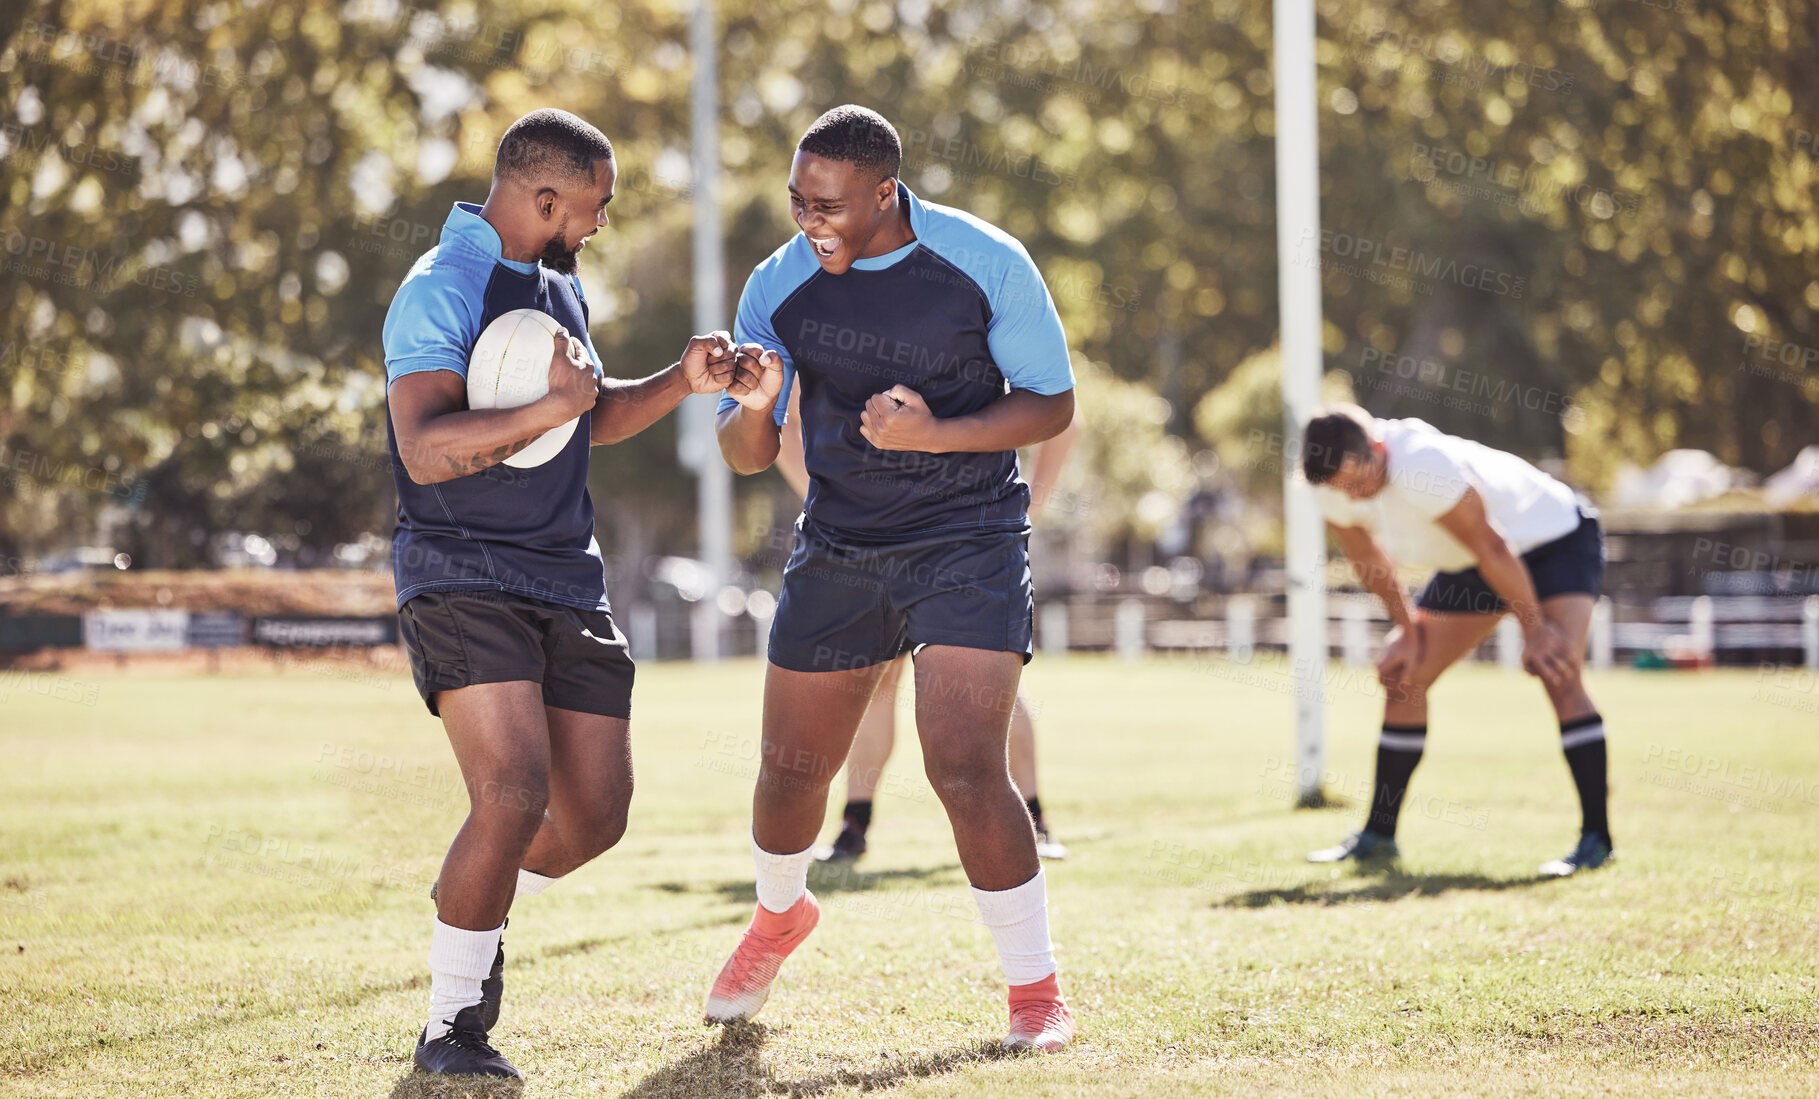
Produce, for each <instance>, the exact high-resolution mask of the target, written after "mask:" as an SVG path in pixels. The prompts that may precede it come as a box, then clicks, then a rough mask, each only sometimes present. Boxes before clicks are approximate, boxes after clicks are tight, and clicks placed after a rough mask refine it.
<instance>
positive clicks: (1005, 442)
mask: <svg viewBox="0 0 1819 1099" xmlns="http://www.w3.org/2000/svg"><path fill="white" fill-rule="evenodd" d="M1073 418H1074V391H1073V390H1072V389H1069V390H1065V391H1063V392H1061V393H1055V394H1045V393H1037V392H1036V391H1035V390H1032V389H1013V390H1011V391H1010V392H1009V393H1007V394H1005V395H1004V396H1002V397H999V398H998V399H997V400H995V401H993V402H992V403H991V404H988V405H986V406H985V407H984V408H982V409H980V410H979V411H977V412H975V413H973V414H971V415H969V416H949V417H947V418H946V419H942V418H940V417H938V416H936V415H934V414H933V413H931V412H930V411H929V408H928V403H927V402H925V401H924V400H923V399H922V396H921V394H919V393H917V392H916V391H915V390H913V389H910V388H909V387H907V386H902V385H894V386H892V387H890V388H889V389H887V390H885V391H884V392H883V393H879V394H875V395H874V396H873V397H872V399H871V400H870V401H868V402H867V403H866V406H865V410H864V411H863V412H862V413H861V414H860V418H859V423H860V427H859V433H860V434H861V435H863V436H864V437H865V440H866V441H867V442H869V443H871V444H872V445H873V446H875V447H877V448H878V449H879V450H919V451H923V452H925V453H929V454H989V453H991V452H992V451H997V450H1016V449H1017V448H1018V447H1025V446H1030V445H1031V444H1034V443H1040V442H1042V441H1043V440H1045V439H1052V438H1054V437H1055V436H1056V435H1059V434H1060V433H1061V431H1062V429H1064V428H1065V427H1067V425H1068V424H1069V423H1070V422H1071V421H1072V420H1073Z"/></svg>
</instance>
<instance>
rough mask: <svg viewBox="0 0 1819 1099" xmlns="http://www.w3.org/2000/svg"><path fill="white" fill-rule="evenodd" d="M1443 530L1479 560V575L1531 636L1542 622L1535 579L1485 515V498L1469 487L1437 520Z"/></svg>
mask: <svg viewBox="0 0 1819 1099" xmlns="http://www.w3.org/2000/svg"><path fill="white" fill-rule="evenodd" d="M1436 521H1437V522H1438V523H1439V524H1440V527H1441V529H1442V530H1445V531H1446V532H1447V533H1448V534H1450V535H1452V536H1453V537H1454V538H1457V539H1458V540H1459V544H1460V545H1463V546H1464V547H1465V548H1466V549H1468V550H1470V551H1471V553H1472V556H1473V557H1476V558H1477V559H1478V573H1479V575H1481V576H1483V577H1484V582H1485V583H1486V584H1489V585H1490V587H1491V590H1492V591H1494V592H1496V593H1497V594H1498V595H1499V596H1502V597H1503V601H1504V602H1505V603H1508V604H1509V608H1510V613H1511V614H1514V615H1515V616H1516V621H1517V622H1520V623H1521V624H1522V630H1523V632H1524V633H1532V632H1534V631H1535V630H1537V629H1540V628H1541V627H1542V626H1543V625H1544V624H1545V623H1544V622H1543V620H1542V617H1541V601H1540V599H1538V598H1537V597H1536V595H1535V580H1534V578H1533V577H1531V576H1530V575H1529V573H1528V566H1527V565H1525V564H1523V563H1522V559H1521V558H1520V557H1517V556H1516V553H1515V551H1514V550H1512V549H1510V544H1509V542H1508V541H1506V540H1505V539H1504V537H1503V535H1501V534H1499V533H1498V532H1497V528H1495V527H1493V526H1491V521H1490V517H1489V516H1487V515H1486V514H1485V513H1484V499H1483V497H1481V496H1479V495H1478V490H1477V489H1475V488H1468V489H1466V490H1465V495H1464V496H1462V497H1461V498H1460V499H1459V502H1458V503H1457V504H1454V505H1453V507H1452V510H1450V511H1448V512H1446V513H1445V514H1444V515H1442V516H1440V518H1439V519H1438V520H1436Z"/></svg>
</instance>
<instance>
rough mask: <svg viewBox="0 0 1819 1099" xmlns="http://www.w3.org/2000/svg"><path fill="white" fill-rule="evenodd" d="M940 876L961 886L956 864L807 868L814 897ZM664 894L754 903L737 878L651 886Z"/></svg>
mask: <svg viewBox="0 0 1819 1099" xmlns="http://www.w3.org/2000/svg"><path fill="white" fill-rule="evenodd" d="M943 875H955V877H956V880H957V881H960V882H964V881H965V880H966V879H965V878H964V877H963V876H961V872H960V864H959V863H957V862H952V863H947V864H945V865H942V866H918V867H906V868H903V869H899V870H878V871H865V870H860V869H859V868H858V867H857V866H855V865H853V864H852V863H850V862H818V863H815V864H814V865H813V866H810V867H809V870H808V887H809V888H810V889H812V890H814V891H815V893H816V894H817V895H818V896H828V895H830V894H834V893H867V892H870V891H872V890H874V889H887V888H890V887H893V886H900V885H904V884H921V883H924V882H929V881H930V880H931V879H935V878H940V877H941V876H943ZM651 888H653V889H659V890H662V891H663V892H665V893H700V894H712V895H716V896H718V897H719V898H720V899H721V900H722V901H726V902H729V903H732V902H736V903H740V904H751V903H752V902H753V901H754V900H756V896H757V895H756V894H755V893H754V892H753V886H752V879H750V878H739V879H736V880H731V881H722V882H712V883H708V882H701V883H693V884H690V883H684V882H659V883H657V884H656V885H653V886H651Z"/></svg>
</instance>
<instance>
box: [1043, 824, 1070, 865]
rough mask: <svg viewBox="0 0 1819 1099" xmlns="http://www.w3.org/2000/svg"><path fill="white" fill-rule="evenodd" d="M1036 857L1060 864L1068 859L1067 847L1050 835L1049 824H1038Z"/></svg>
mask: <svg viewBox="0 0 1819 1099" xmlns="http://www.w3.org/2000/svg"><path fill="white" fill-rule="evenodd" d="M1036 857H1037V858H1039V859H1049V860H1052V861H1056V862H1059V861H1060V860H1062V859H1065V858H1067V845H1066V844H1064V843H1062V842H1061V841H1060V840H1058V839H1056V838H1055V837H1053V836H1051V835H1049V834H1048V822H1047V821H1041V820H1039V821H1037V822H1036Z"/></svg>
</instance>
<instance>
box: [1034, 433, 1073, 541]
mask: <svg viewBox="0 0 1819 1099" xmlns="http://www.w3.org/2000/svg"><path fill="white" fill-rule="evenodd" d="M1079 441H1080V407H1079V406H1078V405H1075V406H1074V413H1073V415H1072V416H1070V417H1069V418H1068V421H1067V426H1066V427H1064V428H1062V429H1061V433H1060V434H1058V435H1055V436H1053V437H1051V438H1049V439H1045V440H1044V441H1043V442H1042V443H1041V445H1039V446H1037V447H1036V453H1035V454H1033V455H1031V457H1030V476H1029V483H1030V518H1031V519H1034V518H1035V517H1036V516H1038V515H1041V514H1042V512H1043V509H1044V508H1046V507H1048V501H1049V498H1050V497H1051V496H1053V495H1054V494H1055V484H1056V482H1058V481H1059V480H1060V479H1061V471H1062V469H1064V468H1066V466H1067V456H1068V455H1069V454H1071V453H1073V450H1074V444H1075V443H1077V442H1079Z"/></svg>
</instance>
